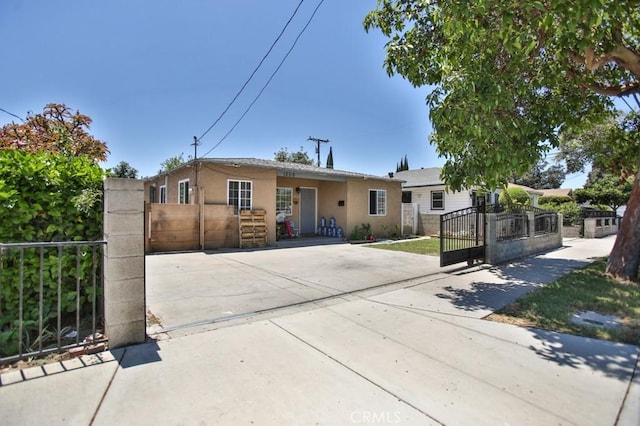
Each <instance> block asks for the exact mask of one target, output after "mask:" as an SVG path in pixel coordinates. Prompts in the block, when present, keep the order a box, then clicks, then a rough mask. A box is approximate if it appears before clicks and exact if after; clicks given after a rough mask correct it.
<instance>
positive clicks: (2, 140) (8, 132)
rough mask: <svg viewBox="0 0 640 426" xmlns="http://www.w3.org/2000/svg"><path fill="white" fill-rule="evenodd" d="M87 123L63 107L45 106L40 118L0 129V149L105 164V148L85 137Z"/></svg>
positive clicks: (101, 143)
mask: <svg viewBox="0 0 640 426" xmlns="http://www.w3.org/2000/svg"><path fill="white" fill-rule="evenodd" d="M91 123H92V120H91V118H90V117H89V116H86V115H84V114H80V112H78V111H76V112H73V110H71V108H69V107H67V106H66V105H64V104H54V103H52V104H48V105H47V106H45V107H44V109H43V111H42V113H41V114H33V115H29V116H28V117H27V119H26V120H25V121H24V122H23V123H10V124H6V125H4V126H3V127H2V128H0V149H3V150H7V149H13V150H16V149H17V150H20V151H25V152H50V153H59V154H62V155H64V156H67V157H70V156H79V155H81V156H86V157H88V158H89V159H91V160H92V161H94V162H98V161H105V160H106V159H107V154H108V153H109V151H108V149H107V145H106V144H105V143H104V142H102V141H100V140H98V139H96V138H94V137H93V136H91V135H90V134H89V129H90V125H91Z"/></svg>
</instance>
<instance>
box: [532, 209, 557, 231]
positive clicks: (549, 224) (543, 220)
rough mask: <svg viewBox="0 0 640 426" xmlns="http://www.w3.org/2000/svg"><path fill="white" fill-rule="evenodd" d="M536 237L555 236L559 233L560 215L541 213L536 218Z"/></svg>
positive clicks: (536, 214)
mask: <svg viewBox="0 0 640 426" xmlns="http://www.w3.org/2000/svg"><path fill="white" fill-rule="evenodd" d="M534 224H535V225H534V226H535V235H544V234H555V233H556V232H558V214H557V213H554V212H539V213H535V216H534Z"/></svg>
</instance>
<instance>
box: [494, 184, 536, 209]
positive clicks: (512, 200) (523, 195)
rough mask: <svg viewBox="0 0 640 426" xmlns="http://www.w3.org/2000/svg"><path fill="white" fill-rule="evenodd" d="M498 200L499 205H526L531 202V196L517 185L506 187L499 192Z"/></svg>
mask: <svg viewBox="0 0 640 426" xmlns="http://www.w3.org/2000/svg"><path fill="white" fill-rule="evenodd" d="M498 202H499V203H500V204H501V205H513V204H515V205H521V206H523V205H526V204H529V203H530V202H531V198H530V197H529V194H528V193H527V191H525V190H524V189H522V188H518V187H511V188H507V189H506V190H505V191H502V192H501V193H500V197H499V198H498Z"/></svg>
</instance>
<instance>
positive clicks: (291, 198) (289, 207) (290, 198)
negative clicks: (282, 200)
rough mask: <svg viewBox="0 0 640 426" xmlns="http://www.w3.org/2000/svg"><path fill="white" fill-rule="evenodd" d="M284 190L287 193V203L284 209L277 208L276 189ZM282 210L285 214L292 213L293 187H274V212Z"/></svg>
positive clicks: (289, 214)
mask: <svg viewBox="0 0 640 426" xmlns="http://www.w3.org/2000/svg"><path fill="white" fill-rule="evenodd" d="M279 190H286V191H287V192H288V193H289V205H288V206H287V207H286V208H285V209H284V210H282V209H278V201H279V200H278V191H279ZM281 211H284V213H285V215H287V216H291V215H292V214H293V188H288V187H284V186H277V187H276V213H278V212H281Z"/></svg>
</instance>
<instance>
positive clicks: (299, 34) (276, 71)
mask: <svg viewBox="0 0 640 426" xmlns="http://www.w3.org/2000/svg"><path fill="white" fill-rule="evenodd" d="M322 3H324V0H320V3H318V5H317V6H316V8H315V9H314V10H313V13H312V14H311V17H310V18H309V20H308V21H307V23H306V24H305V26H304V27H303V28H302V30H300V32H299V33H298V36H297V37H296V39H295V40H294V41H293V44H292V45H291V48H290V49H289V50H288V51H287V53H286V54H285V55H284V57H283V58H282V60H281V61H280V64H278V67H277V68H276V69H275V71H273V73H272V74H271V76H270V77H269V79H268V80H267V82H266V83H265V84H264V86H262V89H260V92H258V94H257V95H256V97H255V98H254V99H253V101H252V102H251V103H250V104H249V106H248V107H247V109H245V110H244V112H243V113H242V115H241V116H240V118H239V119H238V120H237V121H236V122H235V123H234V125H233V126H232V127H231V129H230V130H229V131H228V132H227V133H226V134H225V135H224V136H223V137H222V139H220V141H218V143H217V144H215V145H214V146H213V148H211V149H210V150H209V151H207V152H205V153H204V155H203V156H202V157H206V156H207V155H209V153H210V152H211V151H213V150H214V149H216V148H217V147H218V146H219V145H220V144H221V143H222V142H223V141H224V140H225V139H226V138H227V136H229V135H230V134H231V132H233V130H234V129H235V128H236V127H237V126H238V124H240V122H241V121H242V119H243V118H244V116H245V115H247V113H248V112H249V111H250V110H251V108H252V107H253V105H254V104H255V103H256V102H257V101H258V99H259V98H260V96H261V95H262V93H263V92H264V91H265V89H266V88H267V86H268V85H269V83H271V80H273V77H275V75H276V74H277V73H278V71H279V70H280V68H281V67H282V64H284V61H286V60H287V58H288V57H289V54H290V53H291V52H292V51H293V48H294V47H296V44H297V43H298V40H299V39H300V37H301V36H302V34H303V33H304V32H305V31H306V29H307V27H308V26H309V24H311V21H312V20H313V17H314V16H315V15H316V12H317V11H318V9H319V8H320V6H321V5H322Z"/></svg>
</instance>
